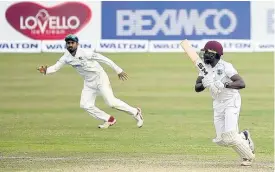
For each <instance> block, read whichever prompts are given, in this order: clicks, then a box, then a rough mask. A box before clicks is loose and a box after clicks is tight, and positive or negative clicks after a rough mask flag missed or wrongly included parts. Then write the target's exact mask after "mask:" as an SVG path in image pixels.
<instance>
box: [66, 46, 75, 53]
mask: <svg viewBox="0 0 275 172" xmlns="http://www.w3.org/2000/svg"><path fill="white" fill-rule="evenodd" d="M67 50H68V51H69V52H70V53H74V52H75V51H76V48H72V47H68V48H67Z"/></svg>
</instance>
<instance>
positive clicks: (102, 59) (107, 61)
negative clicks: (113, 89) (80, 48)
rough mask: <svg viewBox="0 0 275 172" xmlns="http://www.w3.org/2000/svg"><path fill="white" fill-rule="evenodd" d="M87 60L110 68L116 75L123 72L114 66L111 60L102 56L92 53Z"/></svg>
mask: <svg viewBox="0 0 275 172" xmlns="http://www.w3.org/2000/svg"><path fill="white" fill-rule="evenodd" d="M88 58H89V59H93V60H96V61H98V62H100V63H104V64H106V65H108V66H110V67H111V68H112V69H113V70H114V71H116V73H117V74H120V73H121V72H123V70H122V69H121V68H120V67H119V66H118V65H116V64H115V63H114V62H113V61H112V60H110V59H109V58H107V57H105V56H103V55H102V54H99V53H92V54H89V55H88Z"/></svg>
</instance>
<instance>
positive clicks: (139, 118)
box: [134, 108, 143, 128]
mask: <svg viewBox="0 0 275 172" xmlns="http://www.w3.org/2000/svg"><path fill="white" fill-rule="evenodd" d="M134 118H135V119H136V121H137V126H138V128H141V127H142V126H143V116H142V113H141V109H140V108H137V114H136V115H134Z"/></svg>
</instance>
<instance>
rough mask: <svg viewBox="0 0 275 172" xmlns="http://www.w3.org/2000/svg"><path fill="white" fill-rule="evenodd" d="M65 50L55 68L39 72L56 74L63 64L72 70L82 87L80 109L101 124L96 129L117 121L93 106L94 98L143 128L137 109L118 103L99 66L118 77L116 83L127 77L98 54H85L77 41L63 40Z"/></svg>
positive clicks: (72, 39)
mask: <svg viewBox="0 0 275 172" xmlns="http://www.w3.org/2000/svg"><path fill="white" fill-rule="evenodd" d="M65 42H66V48H67V49H66V50H65V53H64V55H63V56H62V57H61V58H60V59H59V60H58V61H57V62H56V64H54V65H52V66H50V67H47V66H40V67H39V68H38V70H39V71H40V73H42V74H44V75H48V74H52V73H54V72H57V71H58V70H59V69H60V68H61V67H62V66H64V65H65V64H67V65H70V66H72V67H73V68H75V69H76V71H77V72H78V73H79V74H80V75H81V76H82V77H83V79H84V86H83V89H82V93H81V100H80V107H81V108H83V109H84V110H86V111H87V112H88V113H89V114H90V115H91V116H93V117H94V118H96V119H99V120H102V121H104V123H103V124H102V125H99V126H98V127H99V128H108V127H109V126H112V125H114V124H115V123H116V119H115V118H114V117H113V116H111V115H109V114H107V113H105V112H104V111H102V110H100V109H99V108H97V107H96V106H95V100H96V96H97V95H101V96H102V97H103V99H104V101H105V103H106V104H107V105H108V106H110V107H112V108H115V109H117V110H120V111H124V112H127V113H128V114H130V115H132V116H133V118H134V119H135V120H136V121H137V126H138V127H142V125H143V117H142V114H141V109H140V108H134V107H131V106H129V105H128V104H126V103H125V102H123V101H121V100H119V99H117V98H116V97H115V96H114V94H113V91H112V88H111V84H110V81H109V78H108V76H107V74H106V72H105V71H104V69H103V68H102V67H101V65H100V64H99V63H98V62H101V63H105V64H107V65H108V66H110V67H111V68H112V69H113V70H114V71H116V73H117V74H118V77H119V79H121V80H126V79H127V77H128V76H127V74H126V73H125V72H124V71H123V70H122V69H121V68H120V67H118V66H117V65H116V64H115V63H114V62H113V61H112V60H110V59H108V58H107V57H105V56H103V55H101V54H99V53H95V52H92V53H88V52H85V51H84V50H83V49H81V48H79V47H78V45H79V44H78V37H76V36H75V35H68V36H67V37H66V38H65Z"/></svg>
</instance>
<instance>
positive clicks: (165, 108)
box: [0, 53, 274, 172]
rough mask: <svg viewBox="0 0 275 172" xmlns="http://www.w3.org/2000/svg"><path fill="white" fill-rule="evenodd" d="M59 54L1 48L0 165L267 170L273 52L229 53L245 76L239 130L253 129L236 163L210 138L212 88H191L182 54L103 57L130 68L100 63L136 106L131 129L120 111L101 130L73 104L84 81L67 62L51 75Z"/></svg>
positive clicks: (192, 73) (190, 69)
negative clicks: (121, 75) (42, 68)
mask: <svg viewBox="0 0 275 172" xmlns="http://www.w3.org/2000/svg"><path fill="white" fill-rule="evenodd" d="M60 55H61V54H0V73H1V75H0V80H1V82H0V171H47V170H49V171H227V170H228V171H260V172H262V171H273V158H274V148H273V145H274V144H273V139H274V133H273V131H274V127H273V125H274V116H273V115H274V108H273V107H274V103H273V96H274V80H273V79H274V75H273V74H274V72H273V64H274V63H273V54H272V53H228V54H226V56H225V57H224V59H225V60H227V61H229V62H232V63H233V64H234V66H235V67H236V68H237V69H238V72H239V73H240V75H241V76H242V77H243V78H244V80H245V82H246V88H245V89H244V90H241V95H242V111H241V114H240V121H239V124H240V129H241V130H242V129H250V131H251V134H252V136H253V139H254V142H255V144H256V161H255V164H254V165H253V166H252V167H251V168H244V167H240V166H239V165H240V161H239V157H238V156H237V154H236V153H235V152H234V151H233V150H232V149H231V148H222V147H219V146H217V145H215V144H214V143H212V138H214V137H215V130H214V126H213V122H212V119H213V114H212V100H211V98H210V93H209V92H203V93H196V92H194V83H195V80H196V78H197V72H196V68H195V67H194V66H193V65H192V63H191V62H190V60H189V59H188V58H187V56H185V55H183V54H182V53H132V54H126V53H125V54H104V55H106V56H108V57H109V58H110V59H112V60H114V61H115V62H116V63H117V64H118V65H119V66H121V67H122V68H123V69H124V70H125V71H126V72H127V73H128V75H129V77H130V78H129V80H128V81H125V82H123V81H120V80H118V78H117V75H116V74H115V72H114V71H112V70H111V69H110V68H108V67H107V66H105V65H103V66H104V68H106V71H107V72H108V74H109V77H110V80H111V83H112V87H113V90H114V93H115V95H116V97H118V98H120V99H122V100H124V101H125V102H127V103H128V104H130V105H132V106H139V107H141V108H142V110H143V116H144V118H145V123H144V127H143V128H140V129H139V128H137V127H136V124H135V121H134V120H133V119H132V118H131V117H130V116H129V115H127V114H125V113H123V112H120V111H116V110H114V109H111V108H109V107H107V105H105V104H104V102H103V99H102V98H101V97H98V99H97V102H96V104H97V106H98V107H99V108H101V109H102V110H104V111H106V112H108V113H110V114H112V115H114V116H115V117H116V118H117V124H116V125H115V126H113V127H111V128H109V129H107V130H99V129H98V128H97V125H98V124H101V122H100V121H97V120H95V119H94V118H92V117H91V116H89V115H88V114H87V113H86V112H85V111H84V110H82V109H80V107H79V101H80V93H81V90H82V86H83V81H82V79H81V78H80V76H79V75H78V74H77V73H76V71H74V69H73V68H71V67H70V66H66V67H64V68H62V69H61V70H60V71H59V72H57V73H56V74H54V75H51V76H43V75H40V74H39V73H38V72H37V71H36V67H38V66H39V65H44V64H47V65H51V64H54V63H55V62H56V60H57V59H58V58H59V57H60Z"/></svg>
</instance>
